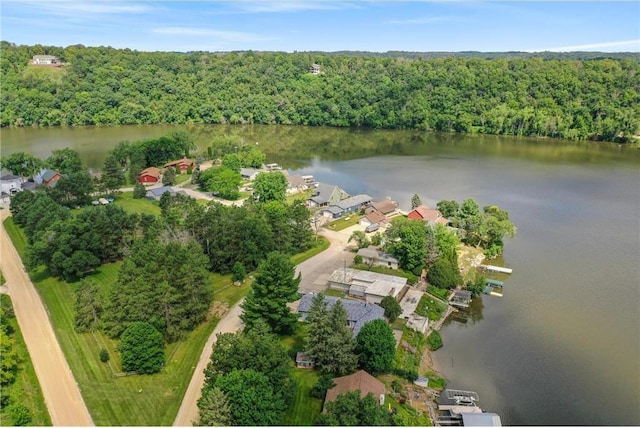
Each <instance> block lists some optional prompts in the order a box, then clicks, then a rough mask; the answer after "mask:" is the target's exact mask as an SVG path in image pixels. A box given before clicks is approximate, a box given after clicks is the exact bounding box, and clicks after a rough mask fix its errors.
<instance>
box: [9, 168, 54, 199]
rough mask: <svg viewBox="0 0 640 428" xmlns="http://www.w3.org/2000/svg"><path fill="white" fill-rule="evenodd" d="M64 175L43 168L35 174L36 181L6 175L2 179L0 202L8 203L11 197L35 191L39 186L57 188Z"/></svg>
mask: <svg viewBox="0 0 640 428" xmlns="http://www.w3.org/2000/svg"><path fill="white" fill-rule="evenodd" d="M60 177H62V175H61V174H60V173H59V172H58V171H56V170H53V169H49V168H43V169H41V170H40V171H39V172H38V173H37V174H35V176H34V177H33V178H34V181H25V180H24V179H23V177H20V176H17V175H13V174H5V175H3V176H1V177H0V200H2V201H4V202H7V201H8V200H9V197H10V196H13V195H15V194H16V193H18V192H21V191H23V190H31V191H33V190H35V188H36V186H37V185H39V184H40V185H43V186H46V187H55V186H56V184H57V182H58V180H60Z"/></svg>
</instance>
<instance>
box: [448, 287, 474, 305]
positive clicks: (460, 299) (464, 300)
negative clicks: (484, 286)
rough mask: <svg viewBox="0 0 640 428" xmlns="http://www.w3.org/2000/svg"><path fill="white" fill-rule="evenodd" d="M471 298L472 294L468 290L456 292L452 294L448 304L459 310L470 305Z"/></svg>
mask: <svg viewBox="0 0 640 428" xmlns="http://www.w3.org/2000/svg"><path fill="white" fill-rule="evenodd" d="M471 296H472V293H471V291H469V290H456V291H454V292H453V296H452V297H451V300H450V301H449V303H450V304H452V305H453V306H458V307H460V308H468V307H469V304H470V303H471Z"/></svg>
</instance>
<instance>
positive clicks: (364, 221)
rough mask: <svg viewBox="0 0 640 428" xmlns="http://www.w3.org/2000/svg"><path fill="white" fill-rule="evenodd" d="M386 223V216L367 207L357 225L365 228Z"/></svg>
mask: <svg viewBox="0 0 640 428" xmlns="http://www.w3.org/2000/svg"><path fill="white" fill-rule="evenodd" d="M388 222H389V221H388V219H387V216H386V215H384V214H383V213H381V212H380V211H378V210H377V209H375V208H373V207H369V208H367V209H366V210H365V214H364V217H362V218H361V219H360V221H359V222H358V223H360V224H361V225H362V226H365V227H367V226H371V225H373V224H378V225H382V224H386V223H388Z"/></svg>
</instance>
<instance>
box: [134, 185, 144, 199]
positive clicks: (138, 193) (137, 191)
mask: <svg viewBox="0 0 640 428" xmlns="http://www.w3.org/2000/svg"><path fill="white" fill-rule="evenodd" d="M145 196H147V189H146V188H145V187H144V184H142V183H140V182H138V183H136V185H135V186H134V188H133V199H142V198H144V197H145Z"/></svg>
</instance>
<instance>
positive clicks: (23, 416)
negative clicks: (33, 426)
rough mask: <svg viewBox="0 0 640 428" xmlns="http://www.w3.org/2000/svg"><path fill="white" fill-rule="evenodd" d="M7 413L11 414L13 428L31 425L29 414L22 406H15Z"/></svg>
mask: <svg viewBox="0 0 640 428" xmlns="http://www.w3.org/2000/svg"><path fill="white" fill-rule="evenodd" d="M9 413H10V414H11V420H12V421H13V426H16V427H21V426H25V425H29V424H30V423H31V412H30V411H29V409H28V408H27V407H26V406H25V405H23V404H16V405H15V406H13V407H12V408H11V411H10V412H9Z"/></svg>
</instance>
